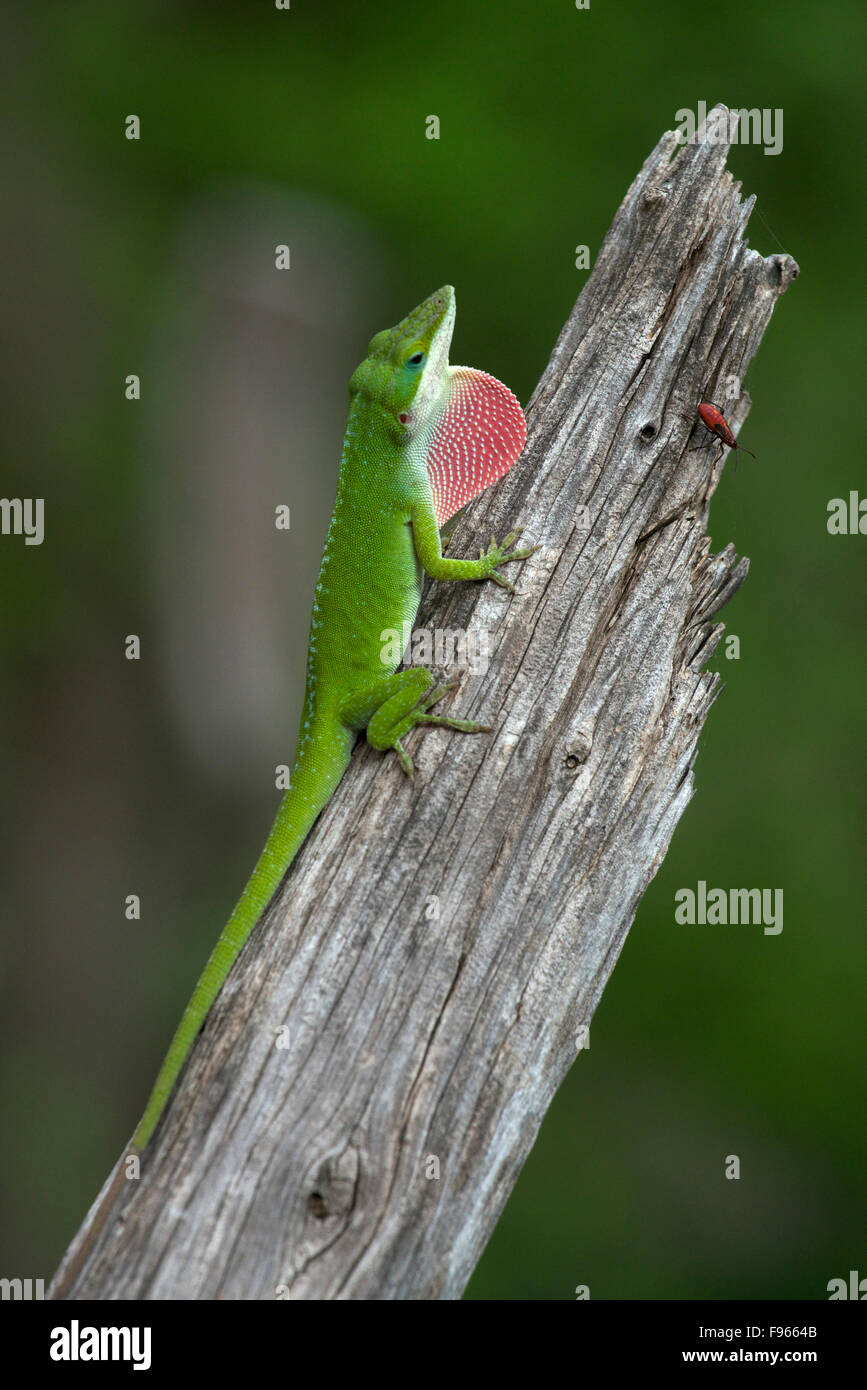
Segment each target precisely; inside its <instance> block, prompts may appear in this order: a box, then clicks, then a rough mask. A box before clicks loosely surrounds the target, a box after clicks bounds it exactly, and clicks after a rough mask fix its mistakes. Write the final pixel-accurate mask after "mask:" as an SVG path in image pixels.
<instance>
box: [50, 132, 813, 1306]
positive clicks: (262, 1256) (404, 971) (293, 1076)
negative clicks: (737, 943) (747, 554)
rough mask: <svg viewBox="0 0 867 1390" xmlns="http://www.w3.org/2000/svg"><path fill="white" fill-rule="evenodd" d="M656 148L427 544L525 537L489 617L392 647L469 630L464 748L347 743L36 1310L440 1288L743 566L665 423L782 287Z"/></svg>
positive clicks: (613, 908)
mask: <svg viewBox="0 0 867 1390" xmlns="http://www.w3.org/2000/svg"><path fill="white" fill-rule="evenodd" d="M675 148H676V140H675V137H674V136H673V135H672V134H671V133H669V134H667V135H665V136H664V137H663V138H662V140H661V141H660V143H659V145H658V146H657V148H656V149H655V150H654V152H653V153H652V154H651V156H650V158H649V159H648V160H647V162H646V163H645V165H644V167H643V169H642V170H641V172H640V174H639V175H638V177H637V178H636V180H635V182H634V183H633V185H632V187H631V188H630V190H629V192H628V194H627V196H626V198H625V199H624V202H623V204H622V206H621V208H620V209H619V211H618V213H617V215H616V217H615V219H614V223H613V225H612V227H611V230H610V231H609V233H608V236H607V237H606V239H605V242H604V244H603V246H602V248H601V251H600V253H599V255H598V257H597V260H596V265H595V267H594V270H593V273H592V275H591V276H590V279H589V281H588V283H587V285H586V287H585V289H584V291H583V293H582V294H581V296H580V298H579V300H578V302H577V304H576V305H575V308H574V310H573V312H572V315H571V317H570V318H569V321H568V323H567V324H566V325H565V327H564V329H563V331H562V333H561V335H560V339H559V341H558V343H557V345H556V347H555V349H554V352H553V355H552V357H551V360H550V362H549V364H548V367H547V369H546V371H545V373H544V376H543V377H542V380H541V382H540V383H539V386H538V387H537V389H536V392H535V394H534V396H533V399H532V401H531V403H530V405H529V408H528V412H527V413H528V423H529V438H528V444H527V449H526V453H525V455H524V456H523V458H522V459H521V461H520V462H519V464H518V465H517V466H516V467H515V468H514V469H513V470H512V472H511V473H510V474H509V475H508V477H507V478H506V479H504V480H503V481H502V482H501V483H500V484H499V485H497V486H496V487H495V488H493V489H491V490H490V492H489V493H488V494H486V495H485V496H484V497H483V498H481V499H480V500H479V501H477V502H476V503H475V504H474V505H473V506H472V507H471V508H470V509H469V511H468V513H467V514H466V515H465V516H464V517H462V518H461V520H460V523H459V525H458V527H457V530H456V532H455V534H454V536H453V538H452V541H451V545H450V553H451V554H453V555H474V554H476V553H477V552H478V549H479V547H480V545H481V544H483V543H484V544H487V540H488V538H489V536H490V535H491V534H496V535H497V536H502V535H503V534H504V533H505V532H506V531H508V530H510V529H511V528H512V527H513V525H514V524H515V523H518V522H520V523H521V524H522V525H523V527H524V539H525V540H527V539H529V540H532V541H534V542H535V541H538V542H539V543H540V544H541V546H542V549H541V550H540V551H539V552H538V553H537V554H536V555H534V556H532V557H531V558H530V559H529V560H528V561H527V562H526V563H525V564H524V565H523V566H522V567H520V568H515V569H513V570H511V571H510V572H509V573H510V577H511V578H512V579H513V581H514V582H515V583H516V586H517V593H516V594H515V596H513V597H512V596H509V595H508V594H507V593H505V592H504V591H503V590H501V589H497V588H496V587H495V586H493V585H491V584H485V585H454V586H452V585H445V584H436V585H431V586H430V587H429V588H428V590H427V593H426V597H425V601H424V604H423V607H422V612H421V614H420V617H419V620H418V623H417V627H419V628H421V627H426V628H429V629H431V630H433V629H461V630H464V631H472V632H478V631H481V630H486V631H487V632H488V634H489V637H490V653H491V659H490V665H489V669H488V670H487V671H486V672H484V673H481V672H480V673H478V674H472V673H462V680H461V689H460V691H459V692H458V693H457V694H456V695H454V696H452V697H450V699H449V701H448V712H450V713H452V714H455V715H460V716H464V717H469V718H475V719H479V720H482V721H484V722H487V723H490V724H492V725H493V726H494V731H493V733H492V734H490V735H480V736H478V737H473V738H470V737H465V736H464V735H462V734H459V733H454V732H452V731H448V730H443V729H437V728H428V729H422V730H416V731H414V733H413V734H412V735H411V736H410V738H409V740H408V746H409V748H410V750H411V751H412V753H413V755H414V757H415V759H416V764H417V781H416V784H415V786H414V787H413V786H411V785H410V783H409V782H408V781H407V779H406V778H405V777H404V775H403V773H402V772H401V770H400V768H399V767H398V765H397V760H396V758H394V757H387V758H383V757H382V756H381V755H379V754H377V753H374V752H373V751H372V750H371V749H369V748H368V747H367V746H366V744H363V743H362V744H361V745H360V746H359V747H358V749H357V750H356V753H355V756H354V758H353V762H352V765H351V767H350V770H349V772H348V773H347V775H346V777H345V778H344V780H343V782H342V784H341V786H340V788H339V790H338V792H337V794H336V795H335V797H334V798H333V800H332V802H331V804H330V805H329V806H328V807H327V809H326V811H325V812H324V814H323V815H322V817H321V819H320V821H319V823H318V825H317V826H316V828H315V829H314V831H313V833H312V834H311V835H310V837H309V838H308V841H307V843H306V844H305V846H304V848H303V850H302V851H301V853H300V855H299V856H298V858H297V860H296V862H295V864H294V866H293V867H292V870H291V871H290V873H289V875H288V878H287V880H286V882H285V883H284V885H283V887H282V888H281V890H280V892H279V893H278V895H277V897H276V898H275V900H274V902H273V904H272V906H271V908H270V911H269V912H268V914H267V917H266V918H265V919H264V920H263V921H262V922H261V923H260V924H259V926H258V928H257V929H256V930H255V931H254V933H253V934H252V936H251V938H250V940H249V941H248V943H247V945H246V947H245V949H244V951H243V953H242V955H241V957H240V959H239V961H238V963H237V965H236V967H235V969H234V970H233V971H232V974H231V976H230V979H229V980H228V982H227V984H226V986H225V987H224V989H223V991H222V994H221V995H220V998H219V999H218V1001H217V1004H216V1005H215V1007H214V1009H213V1010H212V1012H211V1014H210V1016H209V1018H208V1020H207V1023H206V1025H205V1027H204V1029H203V1030H202V1032H201V1034H200V1036H199V1039H198V1041H197V1043H196V1046H195V1048H194V1050H193V1052H192V1054H191V1057H190V1059H189V1062H188V1065H187V1067H186V1070H185V1072H184V1074H183V1077H182V1079H181V1083H180V1085H179V1086H178V1087H177V1089H176V1092H175V1095H174V1098H173V1100H172V1103H171V1105H170V1108H169V1110H168V1111H167V1113H166V1115H165V1117H164V1120H163V1123H162V1124H161V1126H160V1128H159V1130H158V1132H157V1134H156V1136H155V1138H154V1140H153V1141H152V1143H151V1145H150V1146H149V1147H148V1149H147V1150H146V1152H145V1155H144V1157H143V1160H142V1167H141V1176H140V1178H139V1179H138V1180H136V1181H124V1180H123V1176H122V1174H119V1170H115V1175H114V1178H113V1180H112V1179H109V1182H108V1183H107V1184H106V1188H105V1189H104V1190H103V1203H102V1206H101V1208H99V1212H100V1214H101V1215H102V1216H105V1214H106V1213H107V1216H106V1219H105V1222H104V1225H102V1227H101V1229H100V1228H99V1222H98V1221H97V1220H96V1213H97V1209H98V1208H97V1204H95V1207H94V1208H93V1209H92V1211H91V1213H90V1215H89V1217H88V1220H87V1221H86V1222H85V1225H84V1227H83V1228H82V1232H80V1233H79V1237H78V1238H77V1240H76V1242H75V1243H74V1244H73V1246H72V1247H71V1249H70V1252H69V1254H68V1256H67V1261H66V1264H65V1265H64V1266H63V1267H62V1268H61V1275H62V1278H61V1279H60V1281H59V1282H58V1283H57V1285H56V1287H55V1296H58V1295H59V1296H67V1297H72V1298H98V1299H132V1298H146V1299H163V1298H187V1299H215V1298H243V1299H260V1298H265V1299H267V1298H274V1297H290V1298H292V1299H337V1298H345V1299H365V1298H368V1299H437V1298H442V1299H453V1298H458V1297H459V1296H460V1294H461V1292H462V1290H463V1288H464V1286H465V1284H466V1281H467V1279H468V1278H469V1276H470V1274H471V1272H472V1270H473V1268H474V1266H475V1264H476V1261H477V1260H478V1258H479V1255H480V1254H481V1251H482V1249H483V1248H484V1245H485V1242H486V1241H487V1239H488V1237H489V1235H490V1234H491V1231H492V1229H493V1227H494V1225H495V1223H496V1220H497V1218H498V1216H499V1214H500V1212H501V1210H502V1208H503V1206H504V1204H505V1202H506V1199H507V1197H508V1196H509V1193H510V1191H511V1189H512V1186H513V1184H514V1182H515V1179H516V1177H517V1175H518V1173H519V1171H520V1169H521V1165H522V1164H523V1162H524V1160H525V1158H526V1156H527V1153H528V1151H529V1149H530V1147H531V1145H532V1144H533V1141H534V1139H535V1137H536V1134H537V1131H538V1129H539V1126H540V1124H541V1121H542V1119H543V1117H544V1115H545V1111H546V1109H547V1107H548V1105H549V1103H550V1101H551V1098H552V1096H553V1095H554V1092H555V1090H556V1088H557V1087H558V1085H559V1084H560V1082H561V1081H562V1079H563V1076H564V1075H565V1073H566V1071H567V1070H568V1068H569V1067H570V1066H571V1065H572V1063H573V1061H574V1060H575V1056H576V1053H577V1051H578V1050H579V1048H580V1043H581V1036H582V1035H581V1030H582V1028H584V1027H586V1026H588V1025H589V1023H590V1020H591V1018H592V1017H593V1012H594V1010H595V1008H596V1005H597V1003H598V1001H599V998H600V996H601V993H602V990H603V989H604V987H605V983H606V981H607V979H608V977H609V975H610V974H611V971H612V969H613V967H614V964H615V961H616V960H617V956H618V954H619V952H620V949H621V947H622V945H623V941H624V938H625V936H626V933H627V931H628V929H629V927H630V925H631V923H632V920H633V917H634V915H635V911H636V908H637V906H638V903H639V902H640V900H641V896H642V894H643V892H644V891H645V889H646V887H647V885H648V883H649V882H650V880H651V878H652V877H653V875H654V873H655V872H656V870H657V868H658V867H659V864H660V863H661V861H662V858H663V856H664V854H665V852H666V849H667V847H668V844H669V841H670V839H671V836H672V833H673V831H674V828H675V826H676V824H677V822H678V820H679V818H680V816H681V815H682V813H683V811H684V809H685V807H686V805H687V803H688V801H689V800H690V798H691V796H692V792H693V783H692V767H693V763H694V760H695V756H696V746H697V740H698V736H699V733H700V731H701V728H702V725H703V724H704V721H705V718H706V716H707V713H708V710H709V708H710V705H711V703H712V701H713V699H714V695H715V692H716V688H717V683H718V677H717V676H715V675H712V674H710V673H707V672H705V671H703V669H702V668H703V667H704V664H705V663H706V662H707V660H708V658H709V657H710V655H711V653H712V652H713V650H714V648H715V647H716V645H717V643H718V641H719V639H720V636H721V634H722V631H723V628H722V624H719V623H717V624H715V623H714V622H713V621H712V620H713V618H714V616H715V615H716V614H717V612H718V611H719V609H720V608H721V607H722V605H723V604H724V603H725V602H726V600H727V599H728V598H729V597H730V595H731V594H732V593H733V592H734V591H735V589H736V588H737V587H738V585H739V584H740V583H741V582H742V580H743V579H744V577H745V574H746V571H747V561H746V560H738V559H737V557H736V555H735V552H734V550H733V548H732V547H731V546H730V545H729V546H726V548H725V549H724V550H723V551H722V552H721V553H720V554H717V555H711V553H710V543H709V540H708V538H707V536H706V533H705V528H706V526H707V521H708V507H709V503H710V498H711V496H712V494H713V492H714V489H715V487H716V484H717V482H718V479H719V476H720V472H721V469H722V467H723V460H722V459H717V454H718V452H719V450H718V449H717V446H716V444H715V442H714V440H712V439H711V438H710V437H709V436H708V435H707V434H706V433H705V431H704V430H703V429H702V427H701V426H700V425H699V424H698V423H697V420H696V406H697V404H698V402H699V401H701V400H707V399H716V400H717V401H718V403H719V404H721V405H723V407H724V409H725V413H726V416H727V418H728V419H729V423H730V424H733V425H734V426H735V427H736V428H737V427H738V426H739V425H740V424H741V423H742V421H743V419H744V417H745V415H746V413H747V410H748V407H749V400H748V397H747V396H746V395H745V394H743V393H742V394H741V395H740V397H739V399H738V400H737V401H734V402H731V403H729V402H727V401H726V400H725V399H724V394H725V393H724V384H725V382H726V381H727V379H728V378H729V377H731V376H734V377H736V378H738V379H741V378H742V377H743V375H744V374H745V372H746V369H747V365H748V363H749V361H750V359H751V358H752V356H753V354H754V353H755V351H756V349H757V347H758V344H759V342H760V340H761V337H762V334H763V332H764V329H765V326H766V325H767V323H768V320H769V318H770V315H771V312H772V310H773V307H774V304H775V303H776V300H777V297H778V296H779V295H780V294H781V293H782V291H783V290H784V289H785V288H786V286H787V285H788V284H789V282H790V281H791V280H792V279H793V278H794V277H795V276H796V275H797V273H798V267H797V266H796V264H795V263H794V261H792V260H791V259H790V258H789V257H786V256H771V257H770V258H768V259H763V258H762V257H761V256H760V255H758V254H757V253H756V252H755V251H752V250H750V249H748V248H747V247H746V246H745V244H744V242H743V240H742V234H743V231H744V227H745V223H746V221H747V218H748V215H749V211H750V207H751V203H747V204H743V203H742V202H741V200H740V196H739V185H738V184H736V183H735V182H734V181H733V180H732V178H731V176H730V174H729V173H728V172H727V170H726V167H725V161H726V153H727V150H726V147H725V146H723V145H713V144H705V143H701V142H700V141H699V142H697V143H694V144H692V145H688V146H685V147H684V148H682V149H680V150H679V152H678V153H677V154H676V155H675V157H674V158H672V156H673V154H674V152H675ZM520 313H521V310H520V305H516V306H515V313H514V318H515V327H516V332H517V331H519V329H520ZM582 509H586V510H582ZM455 669H456V668H452V674H454V672H455ZM438 712H445V706H444V707H442V708H441V709H440V710H439V711H438ZM432 900H435V901H434V902H432ZM281 1042H286V1043H288V1045H286V1046H281V1045H279V1044H280V1043H281ZM434 1159H436V1160H437V1161H438V1169H439V1176H438V1177H436V1176H431V1173H432V1172H435V1171H436V1165H435V1164H434V1162H433V1160H434ZM112 1181H113V1186H111V1184H112ZM110 1187H111V1190H110V1191H109V1188H110ZM106 1193H107V1194H108V1195H107V1196H106V1195H105V1194H106ZM89 1245H91V1246H92V1248H90V1249H89V1250H88V1246H89ZM85 1251H87V1254H86V1256H85V1258H84V1260H83V1266H82V1268H81V1269H80V1270H79V1271H78V1272H76V1265H77V1263H78V1262H79V1261H80V1260H81V1257H82V1254H83V1252H85Z"/></svg>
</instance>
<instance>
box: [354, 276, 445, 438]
mask: <svg viewBox="0 0 867 1390" xmlns="http://www.w3.org/2000/svg"><path fill="white" fill-rule="evenodd" d="M454 326H455V292H454V290H453V289H452V287H451V285H443V287H442V289H439V290H437V291H436V293H435V294H432V295H430V296H429V298H427V299H425V300H424V301H423V302H422V303H421V304H419V305H418V307H417V308H415V309H413V311H412V313H410V314H407V316H406V318H405V319H401V321H400V323H399V324H397V325H396V326H395V327H394V328H386V329H384V330H383V331H382V332H381V333H377V334H376V336H375V337H374V338H372V339H371V341H370V346H369V348H368V350H367V356H366V358H365V359H364V361H363V362H362V363H361V365H360V366H359V367H358V368H356V370H355V372H354V373H353V375H352V380H351V381H350V383H349V393H350V396H355V395H357V394H362V395H365V396H367V397H369V398H370V399H371V400H373V401H375V402H376V403H377V404H378V405H380V406H381V407H382V409H383V410H384V411H385V413H386V415H387V416H388V419H389V424H390V425H393V427H394V430H395V432H396V435H397V438H398V439H405V440H406V441H407V442H409V441H410V440H414V439H417V438H418V437H419V435H421V434H422V433H424V432H425V431H426V430H427V429H428V428H429V426H430V424H431V422H432V420H433V418H434V417H435V415H436V414H437V413H438V412H439V411H440V410H441V409H442V402H443V396H444V392H445V391H446V389H447V368H448V362H449V347H450V346H451V341H452V331H453V329H454Z"/></svg>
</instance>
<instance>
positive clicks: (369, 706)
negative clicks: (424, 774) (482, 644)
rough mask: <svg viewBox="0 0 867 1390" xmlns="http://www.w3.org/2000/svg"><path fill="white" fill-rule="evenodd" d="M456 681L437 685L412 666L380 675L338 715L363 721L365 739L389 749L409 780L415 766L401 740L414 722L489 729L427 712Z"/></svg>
mask: <svg viewBox="0 0 867 1390" xmlns="http://www.w3.org/2000/svg"><path fill="white" fill-rule="evenodd" d="M459 684H460V682H459V681H456V680H451V681H446V682H444V683H443V684H439V685H438V684H436V682H435V681H434V677H433V675H432V674H431V672H430V671H428V670H426V669H425V668H424V667H423V666H413V667H410V669H409V670H408V671H398V672H397V673H396V674H395V675H393V676H383V677H382V679H381V680H379V681H377V682H376V684H375V685H373V686H370V687H368V689H366V690H364V691H362V692H360V693H359V694H357V695H355V696H353V697H352V698H351V699H350V700H349V701H348V702H347V703H346V704H345V705H344V707H343V709H342V710H341V715H342V717H343V719H344V720H345V721H346V722H347V723H349V724H356V725H357V726H359V725H360V726H362V727H363V726H364V725H365V724H366V726H367V741H368V743H369V744H370V746H371V747H372V748H377V749H379V750H380V752H385V751H387V750H388V749H389V748H393V749H394V751H395V753H396V754H397V757H398V761H399V763H400V765H401V767H402V768H403V770H404V772H405V773H406V775H407V777H408V778H409V779H410V781H411V782H412V781H414V780H415V767H414V765H413V761H412V758H411V757H410V756H409V754H408V753H407V751H406V749H405V748H404V746H403V744H402V742H401V739H402V738H403V737H404V735H405V734H407V733H409V731H410V729H412V728H414V727H415V725H416V724H440V725H443V726H445V727H446V728H449V729H457V730H458V731H459V732H460V733H464V734H481V733H489V732H490V725H489V724H477V723H475V721H474V720H471V719H450V718H448V717H447V716H444V715H435V714H429V713H428V711H429V710H430V709H431V708H432V707H433V706H434V705H435V704H437V703H438V702H439V701H440V700H441V699H442V698H443V696H444V695H446V694H447V693H448V692H449V691H450V690H456V689H457V687H458V685H459Z"/></svg>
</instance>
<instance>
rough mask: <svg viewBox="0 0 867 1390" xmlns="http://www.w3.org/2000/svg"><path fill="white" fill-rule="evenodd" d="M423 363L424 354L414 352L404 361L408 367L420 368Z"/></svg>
mask: <svg viewBox="0 0 867 1390" xmlns="http://www.w3.org/2000/svg"><path fill="white" fill-rule="evenodd" d="M423 361H424V353H423V352H414V353H413V355H412V357H408V358H407V359H406V365H407V366H408V367H420V366H421V364H422V362H423Z"/></svg>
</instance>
